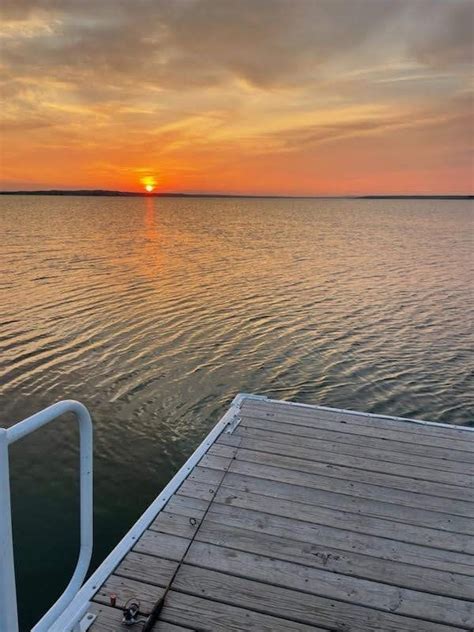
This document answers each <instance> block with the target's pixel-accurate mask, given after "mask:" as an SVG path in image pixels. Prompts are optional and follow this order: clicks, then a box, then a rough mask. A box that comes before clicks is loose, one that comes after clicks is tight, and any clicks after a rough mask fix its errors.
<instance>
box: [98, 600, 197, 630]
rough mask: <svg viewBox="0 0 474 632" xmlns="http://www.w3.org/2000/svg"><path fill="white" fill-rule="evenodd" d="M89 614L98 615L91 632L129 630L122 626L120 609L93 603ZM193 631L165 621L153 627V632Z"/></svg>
mask: <svg viewBox="0 0 474 632" xmlns="http://www.w3.org/2000/svg"><path fill="white" fill-rule="evenodd" d="M88 612H92V613H93V614H96V615H97V619H96V620H95V621H94V623H93V624H92V626H91V627H90V628H89V631H90V632H117V631H118V630H126V629H127V628H125V627H124V625H123V624H122V611H121V610H119V609H118V608H111V607H109V606H104V605H102V604H98V603H94V602H92V603H91V605H90V606H89V608H88ZM132 629H133V628H132ZM191 630H192V628H184V627H182V626H180V625H174V624H172V623H167V622H165V621H159V622H158V623H156V624H155V625H154V626H153V632H190V631H191Z"/></svg>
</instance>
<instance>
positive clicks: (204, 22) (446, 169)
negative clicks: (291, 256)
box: [0, 0, 474, 195]
mask: <svg viewBox="0 0 474 632" xmlns="http://www.w3.org/2000/svg"><path fill="white" fill-rule="evenodd" d="M473 21H474V2H473V1H472V0H467V1H464V0H407V1H405V0H101V1H100V0H93V1H92V0H57V1H54V0H50V1H44V2H40V1H37V2H33V1H31V0H2V24H1V27H0V37H1V44H0V47H1V48H0V55H1V60H0V61H1V63H0V69H1V73H2V91H1V94H2V99H3V101H4V103H3V105H2V107H1V114H0V116H1V132H0V143H1V148H0V150H1V174H0V175H1V182H0V188H1V189H4V190H13V189H40V188H65V189H67V188H107V189H120V190H129V191H133V190H143V187H144V185H145V184H147V183H148V184H150V182H151V183H152V185H154V186H156V190H158V191H171V190H173V191H182V192H225V193H251V194H267V193H270V194H290V195H298V194H304V195H308V194H315V195H319V194H329V195H337V194H363V193H418V194H429V193H472V192H473V188H474V187H473V175H472V166H473V157H472V146H473V100H472V88H473V85H472V79H470V76H471V74H472V62H473Z"/></svg>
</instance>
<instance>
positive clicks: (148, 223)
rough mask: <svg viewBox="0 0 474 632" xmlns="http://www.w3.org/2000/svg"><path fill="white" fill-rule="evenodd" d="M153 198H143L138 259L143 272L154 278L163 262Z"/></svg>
mask: <svg viewBox="0 0 474 632" xmlns="http://www.w3.org/2000/svg"><path fill="white" fill-rule="evenodd" d="M155 201H156V200H155V198H151V197H149V198H144V202H145V213H144V217H143V220H144V221H143V242H142V246H143V250H142V253H141V256H140V259H141V260H142V261H143V270H142V271H143V272H144V273H145V274H147V275H149V276H153V277H154V276H155V273H156V269H157V268H159V267H160V266H161V264H162V262H163V253H162V251H161V233H160V232H159V230H158V226H157V221H156V209H155Z"/></svg>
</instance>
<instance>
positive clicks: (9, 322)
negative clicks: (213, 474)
mask: <svg viewBox="0 0 474 632" xmlns="http://www.w3.org/2000/svg"><path fill="white" fill-rule="evenodd" d="M473 236H474V213H473V205H472V203H471V202H468V201H436V200H430V201H426V200H423V201H416V200H412V201H380V200H371V201H366V200H356V201H349V200H296V199H294V200H283V199H260V200H258V199H217V198H214V199H206V198H195V199H194V198H184V199H179V198H178V199H172V198H167V199H166V198H163V199H151V198H148V199H146V198H97V197H27V196H24V197H15V196H2V197H1V198H0V239H1V252H2V275H1V286H0V322H1V332H0V374H1V381H0V383H1V387H0V400H1V401H0V403H1V406H0V410H1V412H0V422H1V424H2V425H10V424H12V423H15V422H17V421H19V420H21V419H22V418H24V417H25V416H27V415H30V414H32V413H34V412H36V411H38V410H40V409H41V408H43V407H45V406H47V405H49V404H51V403H53V402H55V401H57V400H60V399H64V398H74V399H78V400H80V401H82V402H84V403H85V404H86V405H87V406H88V407H89V409H90V411H91V413H92V415H93V419H94V427H95V554H94V566H96V565H97V564H98V563H99V562H100V561H101V560H102V559H103V558H104V556H105V555H106V554H107V553H108V551H109V550H110V549H111V548H112V547H113V545H114V544H115V543H116V542H117V541H118V539H119V538H120V537H121V536H122V535H123V534H124V533H125V531H127V530H128V528H129V527H130V526H131V524H132V523H133V521H134V520H135V519H136V518H137V517H138V516H139V515H140V513H141V512H142V511H143V510H144V508H145V507H146V506H147V505H148V504H149V503H150V502H151V500H152V499H153V498H154V497H155V496H156V495H157V494H158V493H159V492H160V490H161V489H162V487H164V485H165V484H166V483H167V482H168V480H169V479H170V478H171V476H172V475H173V474H174V472H175V471H176V470H177V469H178V468H179V466H180V465H181V464H182V463H183V462H184V461H185V459H186V458H187V456H189V454H190V453H191V451H192V450H193V449H194V447H195V446H196V445H197V444H198V443H199V442H200V440H201V439H202V438H203V436H204V435H205V434H206V433H207V432H208V430H209V429H210V428H211V426H213V425H214V424H215V422H216V421H217V420H218V418H219V417H220V416H221V415H222V413H223V412H224V410H225V409H226V407H227V406H228V404H229V402H230V400H231V399H232V398H233V396H234V395H235V394H236V393H238V392H239V391H247V392H253V393H261V394H268V395H270V396H272V397H276V398H280V399H292V400H296V401H300V402H306V403H315V404H325V405H328V406H337V407H343V408H351V409H355V410H363V411H369V412H377V413H385V414H391V415H401V416H409V417H419V418H425V419H430V420H433V421H441V422H448V423H456V424H465V423H469V422H470V421H471V420H472V418H473V414H472V413H473V408H474V402H473V395H472V388H471V387H472V382H470V381H471V379H472V372H471V365H470V356H469V348H470V345H472V336H471V333H472V323H473V315H474V302H473V285H472V281H471V279H472V278H474V275H473V269H472V268H473ZM77 438H78V437H77V433H76V429H75V428H74V425H73V424H72V423H70V421H69V420H64V421H61V422H56V423H55V424H53V425H52V426H51V427H48V428H44V429H42V430H41V431H38V432H37V433H36V434H35V435H33V436H30V437H29V438H27V439H24V440H22V441H21V442H19V443H18V444H15V446H14V447H13V448H12V456H11V461H12V477H13V495H14V498H13V502H14V529H15V549H16V561H17V578H18V588H19V597H20V603H21V613H22V623H23V629H27V627H29V625H30V624H31V623H32V622H33V621H34V620H36V619H37V618H38V617H39V616H40V614H41V613H42V611H43V610H44V609H45V608H46V606H47V605H48V604H50V603H51V602H52V601H53V600H54V599H55V598H56V597H57V595H58V593H59V592H60V591H61V590H62V588H63V587H64V586H65V585H66V583H67V581H68V580H69V577H70V574H71V572H72V569H73V567H74V565H75V558H76V552H77V546H78V544H77V542H78V530H77V517H78V514H77V508H78V507H77V506H78V487H77V471H78V448H77Z"/></svg>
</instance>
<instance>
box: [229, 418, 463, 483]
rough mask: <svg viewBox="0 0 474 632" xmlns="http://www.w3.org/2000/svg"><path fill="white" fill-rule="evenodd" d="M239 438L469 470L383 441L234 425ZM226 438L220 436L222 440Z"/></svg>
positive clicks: (430, 466)
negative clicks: (355, 440) (372, 442)
mask: <svg viewBox="0 0 474 632" xmlns="http://www.w3.org/2000/svg"><path fill="white" fill-rule="evenodd" d="M234 432H235V434H236V435H238V437H239V438H244V439H246V440H247V441H256V440H260V439H262V440H264V441H267V442H271V443H277V444H279V445H288V446H295V447H303V448H308V449H313V450H314V451H315V452H317V453H320V454H322V453H324V452H333V453H337V454H347V455H351V456H359V457H361V458H367V459H372V460H375V461H381V462H384V461H387V462H389V463H400V464H401V465H407V466H411V465H416V466H418V467H423V468H427V469H428V468H429V469H432V470H435V471H436V472H437V471H440V470H441V471H445V472H456V473H459V474H462V475H466V474H470V471H471V466H470V465H469V464H468V463H457V462H456V461H447V460H446V459H439V458H431V457H427V456H423V455H421V454H410V453H407V452H396V451H393V450H392V449H391V444H390V443H387V444H384V446H385V448H386V449H385V450H382V449H380V448H372V447H369V446H364V445H354V444H352V443H338V442H336V441H326V440H324V439H322V440H321V439H314V438H311V437H299V436H297V435H296V434H294V433H293V434H291V435H289V434H284V433H280V432H273V431H271V430H261V429H258V428H248V427H246V426H238V427H237V429H236V430H235V431H234ZM226 440H227V439H222V441H226Z"/></svg>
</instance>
